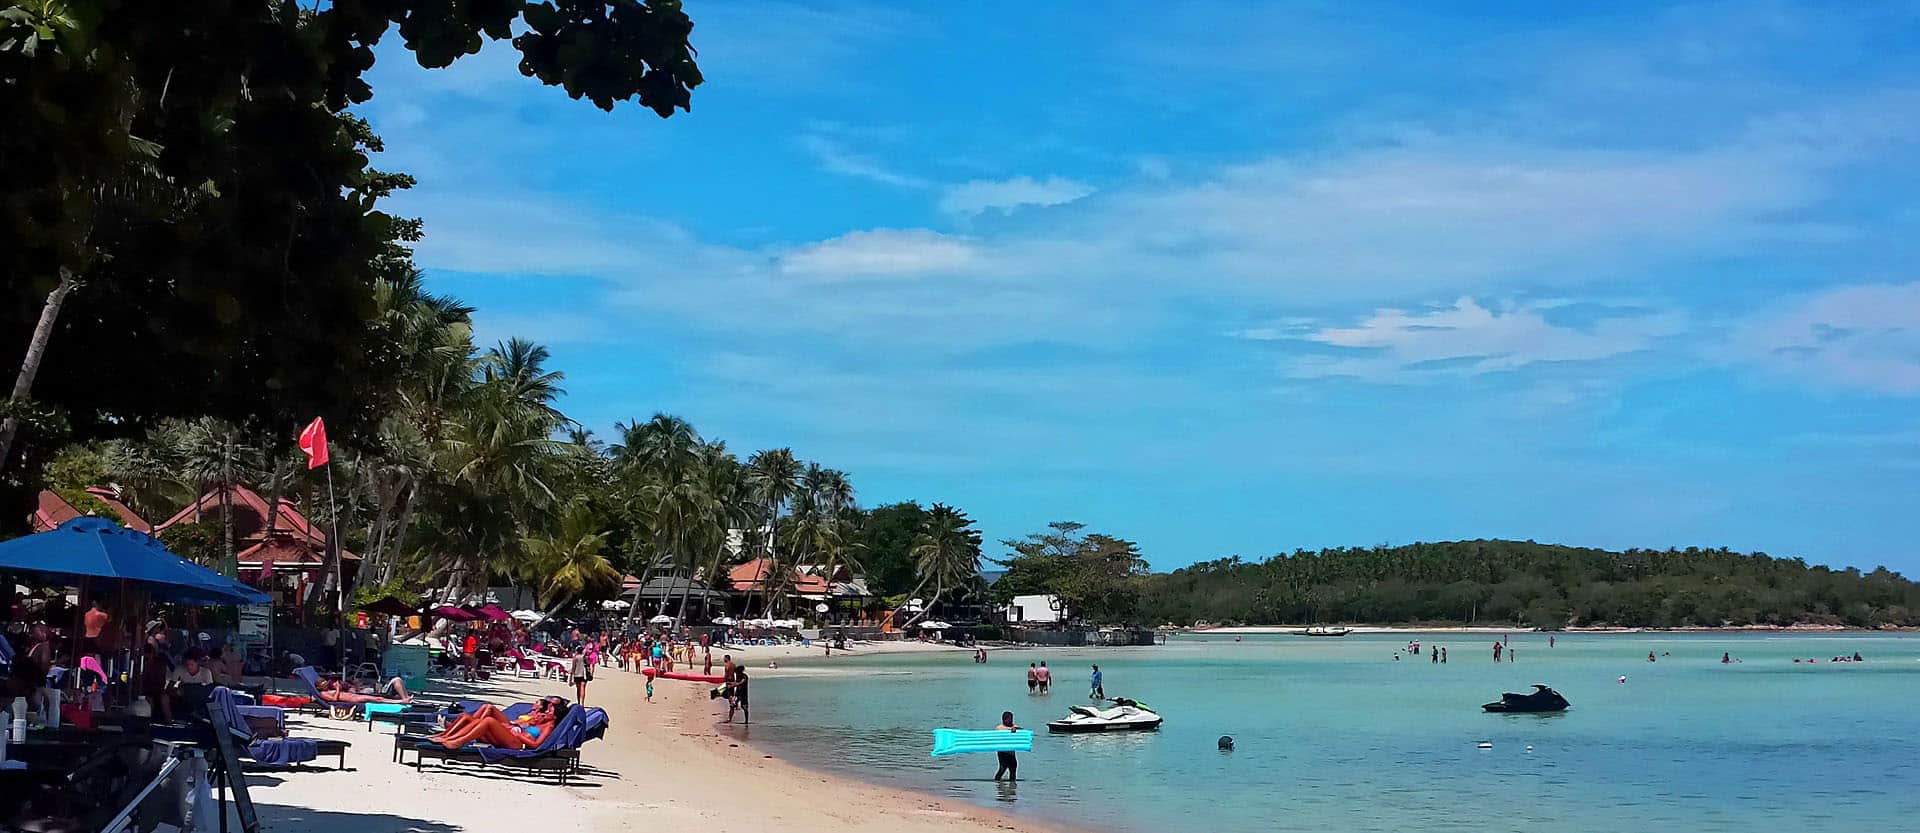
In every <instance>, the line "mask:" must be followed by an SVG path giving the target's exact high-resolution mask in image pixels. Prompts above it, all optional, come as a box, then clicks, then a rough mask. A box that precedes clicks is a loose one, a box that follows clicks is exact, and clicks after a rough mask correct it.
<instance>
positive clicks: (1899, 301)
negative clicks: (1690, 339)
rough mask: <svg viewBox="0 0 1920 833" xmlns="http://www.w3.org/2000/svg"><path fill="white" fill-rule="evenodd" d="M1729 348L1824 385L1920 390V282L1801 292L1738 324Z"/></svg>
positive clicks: (1905, 392)
mask: <svg viewBox="0 0 1920 833" xmlns="http://www.w3.org/2000/svg"><path fill="white" fill-rule="evenodd" d="M1726 356H1727V357H1728V358H1731V359H1732V360H1734V361H1738V362H1742V363H1748V364H1753V365H1757V366H1760V367H1763V368H1766V369H1769V370H1772V371H1775V372H1780V373H1786V374H1790V375H1793V376H1796V377H1799V378H1802V379H1804V380H1807V381H1809V382H1812V383H1814V384H1816V385H1820V386H1825V387H1839V388H1853V389H1860V390H1868V391H1877V392H1880V393H1890V394H1895V395H1900V396H1915V395H1920V283H1907V284H1879V285H1869V286H1849V287H1844V288H1841V289H1833V290H1829V291H1826V292H1822V293H1819V294H1816V295H1811V296H1808V297H1804V298H1801V299H1798V300H1796V301H1794V302H1793V303H1791V304H1788V305H1786V306H1784V307H1782V308H1780V309H1776V310H1774V311H1772V312H1768V313H1763V314H1761V315H1758V316H1755V317H1754V318H1752V319H1751V320H1749V321H1747V322H1746V323H1744V324H1742V325H1741V326H1739V327H1738V328H1736V329H1735V331H1734V333H1733V336H1732V338H1731V340H1730V343H1729V346H1728V348H1727V351H1726Z"/></svg>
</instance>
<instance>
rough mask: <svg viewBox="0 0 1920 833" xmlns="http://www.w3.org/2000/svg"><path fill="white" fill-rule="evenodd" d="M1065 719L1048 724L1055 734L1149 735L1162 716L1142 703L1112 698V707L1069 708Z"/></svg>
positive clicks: (1050, 730) (1156, 726)
mask: <svg viewBox="0 0 1920 833" xmlns="http://www.w3.org/2000/svg"><path fill="white" fill-rule="evenodd" d="M1067 711H1068V712H1070V714H1068V715H1067V716H1066V717H1063V718H1061V719H1059V720H1055V721H1053V722H1051V723H1048V724H1047V731H1049V732H1054V733H1076V732H1151V731H1153V730H1155V729H1158V728H1160V721H1161V719H1162V718H1161V717H1160V715H1158V714H1155V713H1154V711H1153V710H1152V709H1150V708H1147V706H1146V705H1145V704H1143V703H1140V702H1137V701H1134V700H1129V699H1127V698H1125V697H1115V698H1113V707H1112V708H1105V709H1102V708H1095V707H1093V706H1068V707H1067Z"/></svg>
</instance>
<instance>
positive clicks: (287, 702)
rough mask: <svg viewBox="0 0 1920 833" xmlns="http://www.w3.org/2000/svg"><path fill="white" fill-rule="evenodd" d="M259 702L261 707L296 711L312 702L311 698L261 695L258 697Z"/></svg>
mask: <svg viewBox="0 0 1920 833" xmlns="http://www.w3.org/2000/svg"><path fill="white" fill-rule="evenodd" d="M260 702H261V704H263V705H268V706H279V707H280V708H283V709H297V708H300V707H301V706H304V705H306V704H308V703H311V702H313V698H312V697H301V696H298V695H293V694H262V695H260Z"/></svg>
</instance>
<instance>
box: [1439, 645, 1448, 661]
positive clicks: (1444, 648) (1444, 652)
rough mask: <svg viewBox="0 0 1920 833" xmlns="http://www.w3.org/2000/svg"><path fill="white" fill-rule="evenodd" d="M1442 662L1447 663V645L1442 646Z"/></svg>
mask: <svg viewBox="0 0 1920 833" xmlns="http://www.w3.org/2000/svg"><path fill="white" fill-rule="evenodd" d="M1440 664H1441V665H1446V664H1447V648H1446V646H1445V645H1442V646H1440Z"/></svg>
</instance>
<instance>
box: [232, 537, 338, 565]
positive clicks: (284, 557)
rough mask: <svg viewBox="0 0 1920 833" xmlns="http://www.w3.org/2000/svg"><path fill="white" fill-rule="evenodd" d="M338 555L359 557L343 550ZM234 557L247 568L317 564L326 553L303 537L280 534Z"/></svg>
mask: <svg viewBox="0 0 1920 833" xmlns="http://www.w3.org/2000/svg"><path fill="white" fill-rule="evenodd" d="M340 557H341V558H344V559H346V560H348V561H357V560H359V559H360V556H357V555H354V554H353V553H350V552H346V551H344V550H343V551H341V553H340ZM234 558H235V560H237V561H239V562H240V566H242V567H249V568H251V567H258V566H260V565H261V564H265V563H268V562H272V563H274V564H282V565H308V566H319V565H321V564H325V563H326V560H327V554H326V552H325V551H324V550H322V549H321V548H319V547H316V546H314V545H313V544H311V543H309V542H307V541H305V540H303V539H300V538H296V537H294V536H291V535H286V534H281V535H275V536H273V537H271V538H268V539H267V540H265V541H262V542H260V543H258V544H254V545H253V546H251V547H248V548H246V549H244V550H241V551H240V553H239V554H238V555H236V556H235V557H234Z"/></svg>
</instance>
